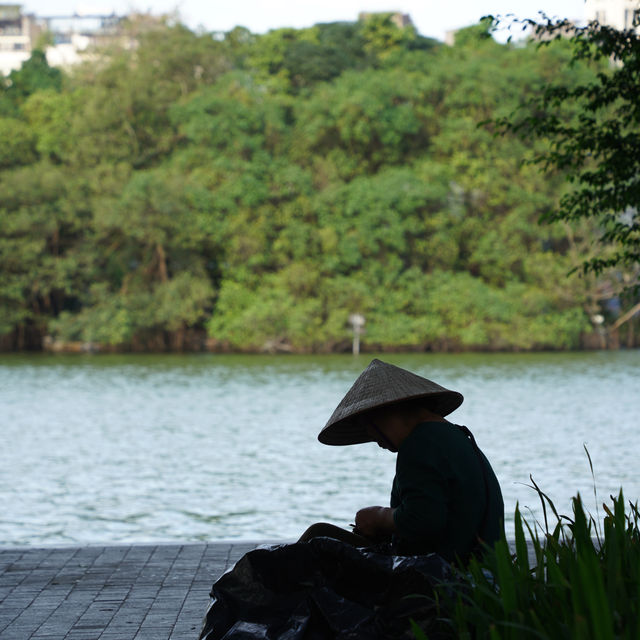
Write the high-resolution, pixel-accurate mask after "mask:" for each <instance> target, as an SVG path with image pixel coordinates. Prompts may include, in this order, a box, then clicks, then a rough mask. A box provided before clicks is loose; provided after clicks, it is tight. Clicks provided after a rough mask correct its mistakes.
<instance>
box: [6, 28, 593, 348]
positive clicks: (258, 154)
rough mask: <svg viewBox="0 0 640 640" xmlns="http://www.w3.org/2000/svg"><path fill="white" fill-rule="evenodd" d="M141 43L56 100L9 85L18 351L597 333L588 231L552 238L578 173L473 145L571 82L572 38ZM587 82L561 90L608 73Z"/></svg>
mask: <svg viewBox="0 0 640 640" xmlns="http://www.w3.org/2000/svg"><path fill="white" fill-rule="evenodd" d="M131 29H132V34H134V35H135V38H136V40H137V42H138V46H137V47H136V48H134V49H127V50H122V49H114V50H112V51H105V52H103V53H102V54H101V56H100V57H99V58H96V59H95V60H94V61H93V62H90V63H86V64H85V65H83V66H81V67H79V68H76V69H75V70H73V71H72V72H69V73H68V74H66V75H64V76H63V77H61V79H60V82H58V83H56V82H53V81H52V80H51V79H52V78H55V77H57V75H56V74H57V73H58V72H56V71H55V70H48V69H47V68H46V66H44V65H46V60H43V59H40V58H38V57H37V56H36V58H37V59H35V60H33V61H30V62H29V63H27V64H25V67H24V68H23V70H21V71H20V72H15V73H16V76H18V75H19V74H22V73H25V74H27V72H28V73H29V74H30V73H31V71H29V70H30V69H31V70H32V69H34V68H37V69H39V73H40V76H39V77H40V78H41V81H40V80H39V81H38V82H35V81H34V82H29V83H28V82H26V80H25V82H23V83H22V84H21V85H20V83H19V82H18V83H17V84H16V85H15V86H18V85H20V86H24V87H26V86H28V87H30V88H29V89H28V90H24V91H21V92H18V91H17V90H15V91H13V93H12V94H11V96H10V99H9V98H8V97H7V96H9V92H10V89H11V86H13V85H11V82H6V83H5V85H4V87H3V89H2V95H0V102H1V103H2V104H3V105H7V104H10V106H11V108H10V109H9V108H7V109H4V110H3V111H2V117H1V118H0V133H1V134H2V136H3V139H4V138H5V137H7V138H8V139H10V142H9V143H7V144H5V145H4V146H3V147H2V148H1V149H0V192H1V193H2V195H3V197H2V199H1V200H0V225H1V228H2V232H1V234H0V335H2V334H4V335H5V338H4V343H3V344H5V345H14V346H29V345H30V344H32V345H34V346H37V345H39V344H41V342H42V339H43V337H44V336H46V335H48V336H50V337H51V339H53V340H56V339H59V340H65V341H83V342H87V343H93V342H97V343H100V344H101V345H103V347H105V348H106V347H117V348H154V349H165V348H187V347H189V348H194V347H198V346H202V345H203V344H204V341H205V340H208V344H209V346H212V347H215V348H218V349H233V350H251V351H254V350H262V349H286V350H299V351H330V350H342V349H348V348H349V346H350V340H351V338H350V331H349V325H348V318H349V315H350V314H352V313H356V312H358V313H362V314H364V315H365V317H366V334H365V335H364V336H363V346H364V348H368V349H426V350H450V349H541V348H575V347H577V346H579V345H580V344H581V340H582V339H583V337H584V336H585V335H586V334H588V333H589V332H590V331H591V330H592V328H591V324H590V322H589V317H590V316H592V315H593V314H594V313H596V312H597V311H598V310H601V309H600V307H599V295H600V294H599V293H598V292H599V291H600V289H599V287H601V285H602V283H603V280H602V278H601V279H600V280H597V279H595V278H591V279H583V280H577V279H575V280H569V281H567V280H565V278H564V274H565V273H566V272H567V271H568V270H569V269H571V268H572V267H574V266H575V265H576V264H578V263H579V260H580V259H582V258H584V257H585V254H584V253H583V246H584V244H585V242H586V240H585V239H586V238H588V237H589V234H591V233H593V228H592V227H589V225H588V223H587V224H586V226H585V224H582V225H577V226H575V227H565V226H557V227H539V226H538V224H537V220H538V218H539V217H540V216H541V215H543V214H544V213H545V212H546V211H549V210H551V209H553V208H554V207H555V205H556V203H557V202H558V199H559V198H562V197H568V196H567V195H566V194H567V193H569V192H568V191H567V190H566V186H565V182H564V177H563V176H564V173H563V170H561V169H557V170H555V171H554V172H552V173H551V174H550V175H549V176H543V175H541V174H540V173H539V172H538V171H537V170H536V168H535V167H533V166H531V164H528V163H527V161H528V160H531V159H532V158H535V157H536V156H539V155H540V154H543V153H544V152H545V150H547V147H546V143H545V142H544V140H541V139H531V140H528V139H520V138H519V137H518V136H515V135H511V134H507V135H506V136H504V137H499V138H494V137H493V135H492V131H491V128H490V127H489V126H486V125H481V126H479V123H482V122H484V121H487V120H495V119H499V118H504V117H505V116H507V115H508V114H509V113H511V112H512V111H513V110H514V109H515V107H516V106H517V105H518V104H519V103H520V101H521V99H522V96H523V95H525V96H532V97H533V96H534V95H537V93H538V92H539V87H540V86H541V85H545V84H546V83H548V82H549V81H550V80H551V79H552V78H557V77H558V69H561V68H563V67H564V66H565V65H566V64H567V63H568V62H569V61H570V60H571V57H572V55H573V54H572V49H571V48H570V47H569V46H568V44H567V43H566V42H557V43H552V44H550V45H549V46H548V47H546V48H544V49H539V48H537V47H536V46H534V45H531V44H528V45H518V46H514V45H510V44H508V45H501V44H497V43H496V42H495V41H494V40H493V39H492V38H490V37H487V36H488V35H489V25H488V24H487V23H486V22H483V23H481V24H480V25H476V26H475V27H472V28H471V29H469V30H467V31H464V32H462V33H460V34H459V37H458V39H457V43H456V44H455V45H454V46H452V47H449V46H444V45H441V44H438V43H434V42H433V41H431V40H428V39H425V38H422V37H420V36H419V35H418V34H417V33H416V32H415V30H414V29H412V28H404V29H399V28H398V27H396V26H395V25H394V24H393V23H392V22H391V19H390V16H388V15H382V16H373V17H370V18H369V19H367V20H364V21H361V22H357V23H331V24H323V25H315V26H313V27H310V28H308V29H300V30H294V29H279V30H276V31H272V32H270V33H268V34H265V35H255V34H251V33H250V32H248V31H247V30H245V29H242V28H236V29H234V30H233V31H231V32H229V33H226V34H215V37H214V36H212V34H205V33H202V34H195V33H192V32H190V31H189V30H187V29H185V28H184V27H182V26H180V25H167V24H164V25H159V26H156V27H155V28H148V26H147V27H145V28H142V27H136V25H135V24H133V25H132V26H131ZM576 69H577V72H574V74H573V75H571V74H567V75H566V77H565V79H566V82H567V83H568V84H567V86H568V87H569V89H571V88H572V87H573V86H574V84H575V85H576V86H577V85H579V84H580V82H584V81H587V80H588V81H593V80H594V78H596V77H597V76H596V74H595V72H594V71H593V70H592V69H590V68H589V66H588V65H586V64H580V63H578V66H577V67H576ZM16 76H12V77H13V78H14V80H15V77H16ZM25 77H26V76H25ZM572 83H574V84H572ZM7 100H9V102H7ZM3 108H4V107H3ZM576 117H577V116H576ZM5 133H6V135H5ZM29 336H31V339H30V338H29Z"/></svg>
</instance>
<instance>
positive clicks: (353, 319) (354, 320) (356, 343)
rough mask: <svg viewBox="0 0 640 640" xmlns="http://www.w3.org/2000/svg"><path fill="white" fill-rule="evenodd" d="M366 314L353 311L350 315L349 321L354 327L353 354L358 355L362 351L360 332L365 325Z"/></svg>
mask: <svg viewBox="0 0 640 640" xmlns="http://www.w3.org/2000/svg"><path fill="white" fill-rule="evenodd" d="M364 322H365V320H364V316H363V315H361V314H359V313H352V314H351V315H350V316H349V323H350V324H351V328H352V329H353V355H354V356H357V355H358V354H359V353H360V334H361V333H362V328H363V327H364Z"/></svg>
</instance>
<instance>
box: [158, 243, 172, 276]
mask: <svg viewBox="0 0 640 640" xmlns="http://www.w3.org/2000/svg"><path fill="white" fill-rule="evenodd" d="M156 258H157V259H158V273H159V275H160V281H161V282H166V281H167V280H168V279H169V274H168V272H167V256H166V254H165V252H164V248H163V246H162V245H161V244H160V243H158V244H157V245H156Z"/></svg>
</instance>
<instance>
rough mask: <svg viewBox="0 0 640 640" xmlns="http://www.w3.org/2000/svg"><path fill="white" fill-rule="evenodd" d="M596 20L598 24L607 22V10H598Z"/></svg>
mask: <svg viewBox="0 0 640 640" xmlns="http://www.w3.org/2000/svg"><path fill="white" fill-rule="evenodd" d="M596 22H597V23H598V24H607V12H606V11H596Z"/></svg>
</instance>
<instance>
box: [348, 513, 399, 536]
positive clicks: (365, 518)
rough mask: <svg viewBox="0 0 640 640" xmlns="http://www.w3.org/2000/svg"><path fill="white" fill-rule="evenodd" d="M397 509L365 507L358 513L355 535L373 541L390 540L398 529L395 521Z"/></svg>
mask: <svg viewBox="0 0 640 640" xmlns="http://www.w3.org/2000/svg"><path fill="white" fill-rule="evenodd" d="M394 511H395V509H391V508H390V507H365V508H364V509H360V511H358V513H356V528H355V529H354V532H355V533H359V534H360V535H363V536H364V537H365V538H371V539H373V540H376V539H381V538H388V537H390V536H391V534H392V533H393V532H394V531H395V529H396V523H395V521H394V519H393V513H394Z"/></svg>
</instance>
